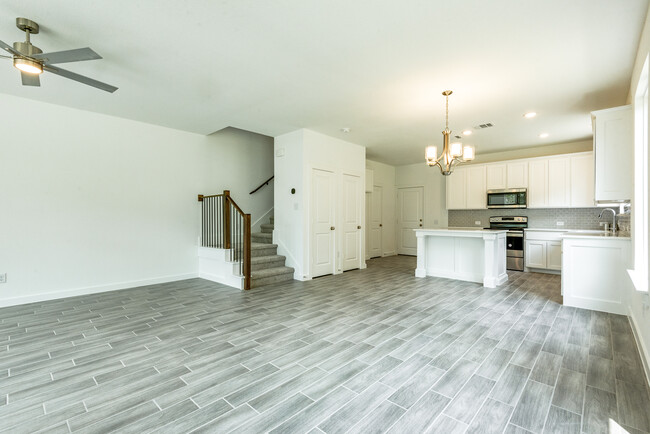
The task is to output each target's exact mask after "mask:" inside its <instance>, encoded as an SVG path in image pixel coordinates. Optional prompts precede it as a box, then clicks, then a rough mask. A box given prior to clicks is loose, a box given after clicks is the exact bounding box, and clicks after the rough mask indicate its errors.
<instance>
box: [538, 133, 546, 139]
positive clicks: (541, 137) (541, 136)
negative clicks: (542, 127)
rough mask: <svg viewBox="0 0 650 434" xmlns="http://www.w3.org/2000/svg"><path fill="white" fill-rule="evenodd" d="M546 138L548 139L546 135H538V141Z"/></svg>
mask: <svg viewBox="0 0 650 434" xmlns="http://www.w3.org/2000/svg"><path fill="white" fill-rule="evenodd" d="M547 137H548V133H542V134H540V135H539V138H540V139H545V138H547Z"/></svg>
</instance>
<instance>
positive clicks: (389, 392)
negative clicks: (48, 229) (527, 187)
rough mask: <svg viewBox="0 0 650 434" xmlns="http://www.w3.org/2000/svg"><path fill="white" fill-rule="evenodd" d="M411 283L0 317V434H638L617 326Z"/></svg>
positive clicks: (220, 291)
mask: <svg viewBox="0 0 650 434" xmlns="http://www.w3.org/2000/svg"><path fill="white" fill-rule="evenodd" d="M414 268H415V259H414V258H412V257H401V256H400V257H390V258H382V259H375V260H371V261H369V267H368V269H367V270H357V271H351V272H347V273H344V274H343V275H338V276H328V277H322V278H319V279H315V280H313V281H310V282H296V281H294V282H290V283H286V284H281V285H276V286H267V287H262V288H257V289H255V290H251V291H249V292H240V291H236V290H233V289H231V288H228V287H224V286H221V285H218V284H215V283H212V282H208V281H204V280H200V279H192V280H186V281H182V282H174V283H168V284H161V285H152V286H146V287H141V288H134V289H128V290H123V291H115V292H109V293H103V294H96V295H89V296H82V297H75V298H69V299H62V300H55V301H49V302H43V303H35V304H30V305H23V306H16V307H10V308H4V309H0V431H1V432H11V433H21V432H39V431H43V432H48V433H58V432H96V433H97V432H101V433H104V432H110V431H118V432H125V433H131V432H132V433H144V432H152V431H153V432H169V433H184V432H219V433H225V432H230V431H233V432H240V433H258V432H273V433H294V432H295V433H306V432H312V433H321V432H325V433H340V432H354V433H367V432H391V433H419V432H435V433H462V432H467V433H504V432H505V433H527V432H535V433H537V432H575V433H579V432H586V433H601V432H602V433H608V432H619V431H615V428H614V427H616V426H621V427H623V428H624V429H626V430H628V431H629V432H630V433H638V432H650V400H649V397H648V387H647V384H646V381H645V377H644V373H643V370H642V365H641V361H640V358H639V355H638V352H637V348H636V344H635V341H634V337H633V335H632V331H631V328H630V325H629V323H628V320H627V318H626V317H624V316H619V315H609V314H604V313H599V312H592V311H587V310H580V309H574V308H569V307H565V306H562V305H561V297H560V280H559V276H553V275H544V274H535V273H517V272H512V273H509V277H510V280H509V282H508V283H507V284H506V285H503V286H502V287H500V288H496V289H487V288H483V287H482V286H480V285H478V284H473V283H467V282H459V281H454V280H447V279H437V278H425V279H417V278H415V277H413V270H414ZM620 432H623V431H620Z"/></svg>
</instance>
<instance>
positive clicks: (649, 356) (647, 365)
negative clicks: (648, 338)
mask: <svg viewBox="0 0 650 434" xmlns="http://www.w3.org/2000/svg"><path fill="white" fill-rule="evenodd" d="M628 317H629V318H630V319H631V320H632V321H630V322H631V323H632V332H633V333H634V338H635V339H636V346H637V348H639V350H640V351H639V352H640V353H641V354H640V356H641V363H643V370H644V371H645V379H646V382H648V383H650V352H648V350H650V348H647V347H646V346H645V344H644V342H643V339H641V336H640V333H639V330H640V327H639V323H638V322H637V320H636V318H635V317H634V313H633V312H632V310H630V312H629V315H628Z"/></svg>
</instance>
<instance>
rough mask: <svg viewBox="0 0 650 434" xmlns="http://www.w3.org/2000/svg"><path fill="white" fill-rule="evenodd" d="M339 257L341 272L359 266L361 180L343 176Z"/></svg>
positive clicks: (351, 176) (355, 177) (352, 176)
mask: <svg viewBox="0 0 650 434" xmlns="http://www.w3.org/2000/svg"><path fill="white" fill-rule="evenodd" d="M342 184H343V185H342V190H343V198H342V199H343V203H342V207H341V226H342V234H341V237H342V240H341V255H342V264H341V266H342V268H343V271H346V270H352V269H355V268H359V267H360V266H361V256H360V255H361V201H360V195H361V178H360V177H358V176H354V175H345V174H344V175H343V180H342Z"/></svg>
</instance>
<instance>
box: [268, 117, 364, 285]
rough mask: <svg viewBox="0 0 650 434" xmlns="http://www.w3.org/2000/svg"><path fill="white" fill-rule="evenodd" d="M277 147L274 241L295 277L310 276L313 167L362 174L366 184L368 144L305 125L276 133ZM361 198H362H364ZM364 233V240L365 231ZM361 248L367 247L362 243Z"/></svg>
mask: <svg viewBox="0 0 650 434" xmlns="http://www.w3.org/2000/svg"><path fill="white" fill-rule="evenodd" d="M274 148H275V157H274V158H275V167H276V171H275V190H276V194H275V228H274V231H273V232H274V233H273V241H274V242H275V243H276V244H278V253H279V254H281V255H284V256H286V257H287V262H286V263H287V265H288V266H290V267H293V268H295V272H294V278H295V279H300V280H305V279H311V270H310V266H311V257H310V236H309V234H310V221H311V220H310V209H311V201H310V192H311V170H312V168H316V169H324V170H330V171H332V172H334V173H335V174H337V175H340V174H350V175H356V176H359V177H360V180H361V188H363V186H364V185H365V184H364V183H365V159H366V148H364V147H363V146H359V145H356V144H354V143H349V142H345V141H343V140H339V139H336V138H333V137H329V136H326V135H324V134H320V133H317V132H314V131H311V130H306V129H302V130H298V131H294V132H291V133H287V134H283V135H281V136H278V137H276V138H275V145H274ZM292 188H295V189H296V194H295V195H291V192H290V191H291V189H292ZM361 200H362V202H363V201H364V200H365V198H362V199H361ZM360 207H361V210H360V212H361V216H360V221H361V222H363V221H365V205H364V203H361V204H360ZM336 218H338V216H336ZM335 226H336V223H335ZM361 235H362V236H361V239H362V240H363V239H364V235H363V233H362V234H361ZM337 244H338V242H337ZM361 244H362V245H363V243H361ZM362 250H365V249H363V246H362ZM361 253H362V255H361V258H364V255H365V251H362V252H361Z"/></svg>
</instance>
